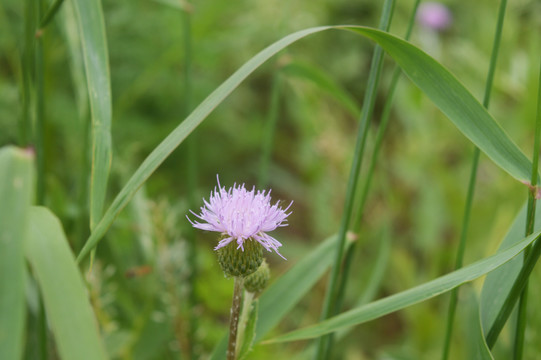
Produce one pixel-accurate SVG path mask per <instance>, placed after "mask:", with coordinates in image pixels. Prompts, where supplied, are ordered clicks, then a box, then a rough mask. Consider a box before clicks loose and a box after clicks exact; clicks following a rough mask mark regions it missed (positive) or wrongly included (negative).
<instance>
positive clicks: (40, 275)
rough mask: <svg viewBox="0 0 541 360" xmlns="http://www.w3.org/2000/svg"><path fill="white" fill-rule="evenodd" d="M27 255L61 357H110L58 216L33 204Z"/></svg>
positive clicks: (97, 359) (84, 359)
mask: <svg viewBox="0 0 541 360" xmlns="http://www.w3.org/2000/svg"><path fill="white" fill-rule="evenodd" d="M25 253H26V257H27V259H28V262H29V263H30V266H31V268H32V270H33V274H34V276H35V277H36V279H37V282H38V285H39V288H40V290H41V293H42V296H43V302H44V305H45V311H46V314H47V319H48V321H49V323H50V326H51V328H52V331H53V334H54V337H55V340H56V343H57V347H58V350H59V353H60V356H61V358H62V359H80V360H101V359H107V356H106V354H105V350H104V347H103V344H102V340H101V338H100V334H99V330H98V326H97V323H96V319H95V318H94V313H93V311H92V307H91V305H90V302H89V299H88V296H87V290H86V288H85V286H84V282H83V279H82V277H81V274H80V273H79V269H78V268H77V265H76V264H75V259H74V258H73V255H72V253H71V251H70V248H69V246H68V242H67V240H66V236H65V235H64V231H63V230H62V226H61V224H60V222H59V221H58V218H56V216H54V215H53V214H52V213H51V212H50V211H49V210H48V209H46V208H43V207H33V208H32V209H31V211H30V230H29V236H28V240H27V245H26V251H25Z"/></svg>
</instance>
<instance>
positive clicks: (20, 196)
mask: <svg viewBox="0 0 541 360" xmlns="http://www.w3.org/2000/svg"><path fill="white" fill-rule="evenodd" d="M33 159H34V155H33V154H32V153H31V152H28V151H25V150H21V149H17V148H15V147H6V148H3V149H2V150H0V199H2V201H1V202H0V359H20V358H21V354H22V349H23V332H24V318H25V306H26V302H25V262H24V242H25V238H26V236H27V231H26V229H27V228H28V226H27V224H28V213H29V210H30V205H31V201H32V197H33V190H34V184H33V181H34V171H33V170H34V169H33Z"/></svg>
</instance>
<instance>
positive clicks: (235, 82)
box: [77, 0, 531, 261]
mask: <svg viewBox="0 0 541 360" xmlns="http://www.w3.org/2000/svg"><path fill="white" fill-rule="evenodd" d="M78 1H82V0H78ZM330 29H341V30H350V31H353V32H354V33H357V34H360V35H363V36H365V37H368V38H371V39H372V40H374V41H376V42H377V43H378V44H379V45H380V46H381V47H382V48H383V49H384V50H385V51H386V52H387V53H388V54H389V55H391V56H392V57H393V58H394V59H395V61H396V62H397V63H398V65H399V66H400V67H401V68H402V70H403V71H404V72H405V73H406V75H407V76H408V77H409V78H410V79H411V80H412V81H413V82H414V83H415V84H416V85H417V86H418V87H419V88H420V89H421V90H422V91H423V92H424V93H425V94H426V95H427V96H428V97H429V98H430V99H432V101H433V102H434V103H435V104H436V106H438V108H440V110H441V111H442V112H443V113H444V114H446V115H447V116H448V117H449V119H450V120H451V121H452V122H453V123H454V124H455V125H456V127H457V128H458V129H459V130H460V131H461V132H462V133H463V134H464V135H465V136H466V137H467V138H469V139H470V140H471V141H472V142H473V143H474V144H475V145H476V146H477V147H478V148H480V149H481V151H483V152H485V153H486V154H487V156H488V157H489V158H490V159H492V161H494V163H495V164H496V165H498V166H499V167H501V168H502V169H503V170H504V171H506V172H508V173H509V174H510V175H511V176H513V177H515V178H516V179H518V180H521V181H524V182H529V179H530V172H531V163H530V161H529V160H528V158H527V157H526V155H524V154H523V153H522V151H521V150H520V149H519V148H518V147H517V145H516V144H515V143H514V142H513V141H512V140H511V139H510V138H509V137H508V136H507V135H506V134H505V131H504V130H503V129H502V128H501V126H500V125H499V124H498V123H497V122H496V121H495V120H494V119H493V118H492V116H491V115H490V114H489V113H488V112H487V111H486V109H485V108H484V107H483V106H482V105H481V104H480V103H479V102H478V101H477V100H476V99H475V97H474V96H473V95H472V94H471V93H470V92H469V91H468V90H467V89H466V88H465V87H464V86H463V85H462V84H461V83H460V82H459V81H458V80H457V79H456V78H455V77H454V76H453V75H452V74H451V73H450V72H449V71H448V70H447V69H445V68H444V67H443V66H441V65H440V64H439V63H438V62H437V61H436V60H434V59H432V58H431V57H430V56H428V55H427V54H425V53H424V52H423V51H421V50H420V49H418V48H417V47H415V46H413V45H411V44H410V43H408V42H406V41H404V40H401V39H399V38H397V37H395V36H393V35H390V34H388V33H385V32H382V31H379V30H376V29H372V28H367V27H361V26H322V27H315V28H309V29H305V30H301V31H298V32H295V33H293V34H290V35H287V36H286V37H284V38H282V39H280V40H278V41H277V42H275V43H274V44H272V45H270V46H268V47H267V48H265V49H264V50H262V51H261V52H259V53H258V54H256V55H255V56H254V57H253V58H251V59H250V60H248V61H247V62H246V63H245V64H244V65H243V66H241V67H240V68H239V69H238V70H237V71H236V72H235V73H234V74H233V75H231V76H230V77H229V78H228V79H227V80H226V81H224V82H223V83H222V84H221V85H220V86H219V87H218V88H216V90H214V91H213V92H212V93H211V94H210V95H209V96H208V97H207V98H206V99H205V100H204V101H203V102H202V103H201V104H199V106H197V107H196V108H195V110H194V111H193V112H192V113H191V114H190V115H189V116H188V117H187V118H186V119H185V120H184V121H183V122H182V123H180V125H178V126H177V127H176V128H175V129H174V130H173V131H172V132H171V133H170V134H169V135H168V136H167V137H166V138H165V139H164V140H163V141H162V142H161V143H160V144H159V145H158V146H157V147H156V148H155V149H154V150H153V151H152V152H151V153H150V155H148V157H147V158H146V159H145V160H144V161H143V163H142V164H141V166H140V167H139V168H138V169H137V170H136V171H135V173H134V174H133V176H132V177H131V178H130V180H129V181H128V183H127V184H126V185H125V186H124V188H122V190H121V191H120V193H119V194H118V195H117V196H116V198H115V199H114V201H113V203H112V204H111V206H110V207H109V208H108V209H107V211H106V213H105V215H104V216H103V218H102V219H101V220H100V222H99V223H98V224H97V225H96V227H95V228H94V229H93V231H92V234H91V235H90V237H89V238H88V240H87V242H86V243H85V246H84V247H83V249H82V250H81V252H80V253H79V256H78V258H77V259H78V261H80V260H81V259H82V258H84V257H85V256H86V255H87V254H88V253H89V252H90V251H91V250H92V249H93V248H94V247H95V246H96V245H97V243H98V241H99V240H100V239H101V238H102V237H103V235H104V234H105V233H106V231H107V229H108V228H109V226H111V224H112V223H113V221H114V219H115V217H116V216H117V215H118V214H119V213H120V211H121V210H122V209H123V208H124V207H125V206H126V204H127V203H128V201H130V199H131V198H132V197H133V195H134V194H135V192H136V191H137V189H138V188H139V187H140V186H141V185H142V184H143V183H144V182H145V181H146V180H147V179H148V177H149V176H150V175H152V173H153V172H154V171H155V170H156V169H157V168H158V167H159V166H160V164H161V163H162V162H163V161H164V160H165V159H166V158H167V157H168V156H169V154H171V152H172V151H173V150H175V149H176V148H177V146H178V145H179V144H180V143H182V141H184V139H185V138H186V137H187V136H188V135H189V134H190V133H191V132H192V131H193V130H194V129H195V128H196V127H197V126H198V125H199V124H200V123H201V122H202V121H203V120H205V119H206V117H207V116H208V115H209V114H210V113H211V112H212V111H213V110H214V109H215V108H216V107H217V106H218V105H219V104H220V103H221V102H222V101H223V100H224V99H225V98H226V97H227V96H228V95H229V94H230V93H231V92H232V91H233V90H234V89H235V88H236V87H237V86H239V85H240V83H242V81H244V79H246V78H247V77H248V75H250V74H251V73H252V72H253V71H255V70H256V69H257V68H258V67H259V66H260V65H261V64H263V63H264V62H265V61H267V60H268V59H269V58H270V57H272V56H273V55H275V54H276V53H277V52H279V51H280V50H282V49H284V48H286V47H287V46H289V45H290V44H292V43H294V42H296V41H298V40H300V39H302V38H304V37H306V36H308V35H311V34H314V33H318V32H321V31H325V30H330Z"/></svg>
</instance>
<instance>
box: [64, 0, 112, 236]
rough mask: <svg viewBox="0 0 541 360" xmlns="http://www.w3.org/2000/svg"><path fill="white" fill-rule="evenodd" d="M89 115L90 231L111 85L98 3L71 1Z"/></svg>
mask: <svg viewBox="0 0 541 360" xmlns="http://www.w3.org/2000/svg"><path fill="white" fill-rule="evenodd" d="M73 7H74V9H75V14H76V16H77V23H78V27H79V34H80V36H81V43H82V47H83V57H84V63H85V72H86V80H87V85H88V95H89V98H90V110H91V113H92V173H91V181H90V228H91V229H94V227H95V225H96V224H97V222H98V221H99V220H100V219H101V217H102V214H103V207H104V203H105V196H106V193H107V179H108V177H109V168H110V166H111V157H112V155H111V154H112V150H111V117H112V115H111V113H112V110H111V109H112V105H111V84H110V76H109V60H108V58H109V56H108V53H107V39H106V36H105V23H104V20H103V12H102V9H101V1H99V0H74V1H73Z"/></svg>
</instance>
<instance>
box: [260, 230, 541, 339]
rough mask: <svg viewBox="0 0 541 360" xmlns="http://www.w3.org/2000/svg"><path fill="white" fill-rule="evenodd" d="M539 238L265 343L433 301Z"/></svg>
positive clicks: (313, 335) (307, 336) (318, 332)
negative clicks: (429, 300)
mask: <svg viewBox="0 0 541 360" xmlns="http://www.w3.org/2000/svg"><path fill="white" fill-rule="evenodd" d="M540 236H541V231H540V232H536V233H535V234H533V235H530V236H528V237H527V238H524V239H523V240H521V241H520V242H519V243H518V244H516V245H514V246H512V247H510V248H508V249H507V250H505V251H502V252H500V253H497V254H495V255H492V256H490V257H488V258H485V259H482V260H479V261H477V262H475V263H473V264H471V265H469V266H466V267H463V268H462V269H460V270H456V271H453V272H451V273H449V274H447V275H444V276H441V277H439V278H437V279H434V280H432V281H429V282H427V283H424V284H422V285H419V286H416V287H414V288H411V289H408V290H405V291H403V292H400V293H397V294H394V295H391V296H388V297H386V298H383V299H381V300H377V301H374V302H372V303H370V304H367V305H364V306H361V307H358V308H354V309H352V310H349V311H346V312H344V313H341V314H340V315H337V316H335V317H332V318H330V319H328V320H326V321H323V322H321V323H318V324H315V325H312V326H309V327H305V328H301V329H298V330H295V331H292V332H290V333H287V334H284V335H281V336H279V337H276V338H274V339H271V340H268V341H266V343H277V342H287V341H296V340H302V339H311V338H316V337H318V336H321V335H323V334H328V333H331V332H334V331H336V330H339V329H342V328H346V327H350V326H355V325H359V324H362V323H364V322H367V321H370V320H374V319H377V318H380V317H381V316H384V315H387V314H390V313H392V312H395V311H398V310H401V309H404V308H406V307H409V306H411V305H414V304H417V303H420V302H422V301H426V300H428V299H432V298H434V297H436V296H438V295H441V294H444V293H446V292H448V291H450V290H452V289H454V288H455V287H457V286H460V285H462V284H464V283H467V282H470V281H472V280H475V279H477V278H479V277H481V276H483V275H485V274H487V273H489V272H491V271H492V270H494V269H496V268H498V267H499V266H501V265H503V264H505V263H506V262H508V261H509V260H511V259H513V258H514V257H515V256H517V255H518V254H520V253H521V252H522V251H523V250H524V249H525V248H526V247H527V246H528V245H530V244H531V243H532V242H534V241H535V240H537V239H538V238H539V237H540Z"/></svg>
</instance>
